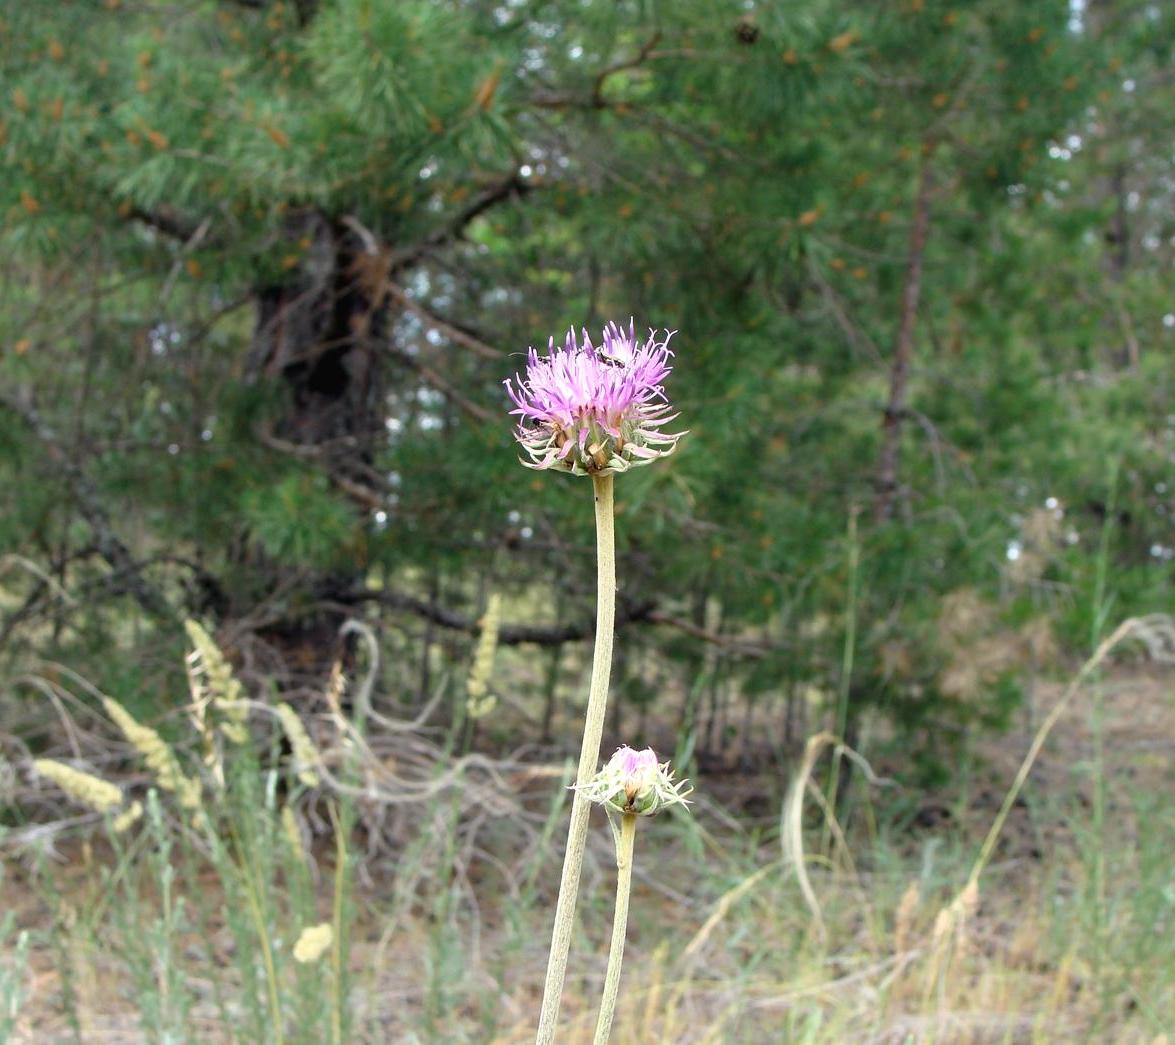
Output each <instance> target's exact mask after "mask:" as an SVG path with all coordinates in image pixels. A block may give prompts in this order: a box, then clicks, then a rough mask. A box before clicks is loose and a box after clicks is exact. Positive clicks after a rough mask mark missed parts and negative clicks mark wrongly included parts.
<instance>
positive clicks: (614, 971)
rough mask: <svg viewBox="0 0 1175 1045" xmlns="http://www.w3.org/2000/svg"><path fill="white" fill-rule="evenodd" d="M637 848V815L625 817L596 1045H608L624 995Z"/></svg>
mask: <svg viewBox="0 0 1175 1045" xmlns="http://www.w3.org/2000/svg"><path fill="white" fill-rule="evenodd" d="M635 844H636V814H635V813H625V814H624V815H623V816H622V817H621V820H620V835H619V837H618V838H617V839H616V913H615V914H614V915H613V916H612V945H611V947H609V949H608V972H607V975H605V977H604V997H603V1000H602V1001H601V1002H600V1016H599V1019H598V1020H597V1022H596V1037H595V1042H594V1045H608V1036H609V1035H610V1034H611V1033H612V1017H613V1015H615V1013H616V995H617V993H618V992H619V991H620V966H621V964H622V963H623V962H624V937H625V934H626V933H627V931H628V896H629V893H631V892H632V851H633V846H634V845H635Z"/></svg>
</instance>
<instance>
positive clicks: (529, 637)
mask: <svg viewBox="0 0 1175 1045" xmlns="http://www.w3.org/2000/svg"><path fill="white" fill-rule="evenodd" d="M346 601H348V602H350V603H359V602H378V603H380V604H381V605H384V606H389V607H391V608H393V609H398V610H408V611H410V612H412V613H415V614H416V615H417V616H419V617H423V618H424V619H425V620H427V621H431V622H432V623H433V624H437V625H439V626H440V627H442V628H448V629H450V630H451V631H463V632H466V633H468V634H470V635H476V634H478V633H479V632H480V630H481V625H480V622H479V620H478V619H477V618H473V617H466V616H465V615H464V614H461V613H457V612H456V611H455V610H449V609H446V608H445V607H443V606H437V605H435V604H433V603H431V602H427V601H426V600H424V599H419V598H417V597H416V596H414V595H408V594H406V593H405V592H395V591H388V590H386V589H385V590H382V591H362V592H356V593H354V594H353V595H352V596H351V597H350V598H349V599H347V600H346ZM655 609H656V603H653V602H648V601H646V602H640V603H635V604H628V605H625V604H621V605H618V606H617V607H616V626H617V627H621V626H622V625H626V624H638V623H641V622H645V621H649V620H651V619H652V616H653V614H654V612H655ZM595 628H596V626H595V622H594V621H593V620H583V621H576V622H570V623H567V624H559V625H555V626H552V627H541V626H538V625H532V624H505V625H503V626H502V627H501V628H499V629H498V642H499V643H501V644H502V645H506V646H517V645H521V644H523V643H531V644H533V645H536V646H558V645H561V644H562V643H564V642H581V641H583V640H584V639H590V638H591V637H592V636H593V635H594V634H595Z"/></svg>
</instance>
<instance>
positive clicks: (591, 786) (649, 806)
mask: <svg viewBox="0 0 1175 1045" xmlns="http://www.w3.org/2000/svg"><path fill="white" fill-rule="evenodd" d="M685 784H686V782H685V781H681V782H680V783H677V784H675V783H674V782H673V773H672V772H671V771H670V769H669V763H668V762H663V763H662V762H658V761H657V754H656V752H655V751H653V749H652V748H651V747H647V748H645V749H644V750H643V751H635V750H633V749H632V748H630V747H628V746H625V747H621V748H618V749H617V750H616V754H614V755H613V756H612V757H611V758H610V759H609V760H608V764H607V765H606V766H605V767H604V768H603V769H601V770H600V772H599V773H597V774H596V775H595V776H594V777H593V778H592V779H591V780H590V781H589V782H588V783H587V785H585V787H584V793H585V794H586V795H587V797H588V799H589V800H590V801H592V802H599V803H600V804H602V805H604V806H607V807H609V808H611V809H613V810H615V811H616V812H618V813H639V814H640V815H642V816H652V815H653V814H654V813H656V812H657V811H658V810H659V809H663V808H664V807H665V806H667V805H688V803H687V802H686V800H685V796H686V795H688V794H689V792H688V791H682V788H683V787H685Z"/></svg>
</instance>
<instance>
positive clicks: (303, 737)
mask: <svg viewBox="0 0 1175 1045" xmlns="http://www.w3.org/2000/svg"><path fill="white" fill-rule="evenodd" d="M277 717H278V721H280V722H281V725H282V730H283V731H284V732H285V734H286V739H287V740H288V741H289V742H290V749H291V750H292V751H293V755H294V768H295V770H296V772H297V774H298V779H299V780H300V781H302V783H303V784H305V785H306V786H307V787H317V786H318V773H317V772H315V768H314V767H315V766H317V765H318V761H319V760H318V749H317V748H316V747H315V746H314V741H312V740H311V739H310V735H309V734H308V733H307V732H306V727H305V726H303V725H302V720H301V719H300V718H298V713H297V712H296V711H295V710H294V709H293V708H292V707H290V705H289V704H287V703H285V701H282V703H280V704H278V706H277Z"/></svg>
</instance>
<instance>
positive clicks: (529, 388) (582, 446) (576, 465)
mask: <svg viewBox="0 0 1175 1045" xmlns="http://www.w3.org/2000/svg"><path fill="white" fill-rule="evenodd" d="M673 333H674V332H673V331H666V332H665V338H664V340H662V341H658V340H657V339H656V331H652V330H650V331H649V337H648V339H647V340H646V341H638V340H637V338H636V332H635V324H634V323H633V322H632V321H631V320H630V321H629V327H628V333H627V334H626V333H624V331H622V330H621V329H620V328H619V327H618V326H617V325H616V324H615V323H609V324H608V326H606V327H605V328H604V333H603V337H602V339H601V343H600V344H599V346H596V345H593V344H592V340H591V338H590V337H589V336H588V332H587V331H586V330H584V331H583V342H582V344H581V343H580V342H579V341H578V340H577V339H576V336H575V331H574V330H569V331H568V332H567V338H566V340H565V341H564V343H563V347H562V348H556V347H555V339H554V338H551V340H550V344H549V347H548V349H547V355H545V356H543V357H541V358H540V357H539V354H538V352H536V351H535V350H534V349H533V348H531V349H530V350H529V352H528V353H527V362H526V377H525V378H523V377H522V375H520V374H515V375H514V378H513V379H512V380H511V379H507V380H506V381H505V385H506V392H507V394H508V395H509V396H510V399H511V401H512V402H513V403H514V409H513V410H511V411H510V413H511V414H516V415H517V416H518V428H517V430H516V432H515V435H516V436H517V438H518V441H519V442H520V443H521V444H522V446H523V448H524V449H525V450H526V452H527V454H528V455H529V457H530V461H529V462H527V461H524V462H523V463H524V464H526V465H527V467H529V468H557V469H560V470H562V471H565V472H570V473H571V474H572V475H612V474H615V473H618V472H627V471H628V470H629V469H630V468H635V467H637V466H638V465H642V464H648V463H649V462H650V461H653V460H655V459H656V458H658V457H663V456H665V455H666V454H668V453H671V452H672V451H673V449H674V447H675V446H677V440H678V439H680V438H681V437H682V435H684V434H685V433H684V432H676V433H673V434H669V433H666V432H663V431H661V426H662V425H664V424H667V423H668V422H670V421H672V420H673V419H674V418H675V417H676V416H677V415H676V414H673V413H670V410H671V407H670V405H669V402H668V400H667V399H666V398H665V390H664V388H663V387H662V384H661V382H662V381H664V380H665V378H666V377H667V376H668V374H669V371H670V370H671V369H672V367H670V365H669V360H670V358H671V357H672V356H673V353H672V352H671V351H670V350H669V339H670V338H671V337H672V336H673Z"/></svg>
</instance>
